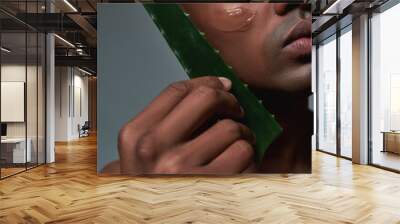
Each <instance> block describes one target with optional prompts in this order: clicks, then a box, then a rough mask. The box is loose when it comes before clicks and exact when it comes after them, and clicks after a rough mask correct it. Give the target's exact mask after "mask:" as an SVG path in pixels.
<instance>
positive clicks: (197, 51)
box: [144, 4, 282, 162]
mask: <svg viewBox="0 0 400 224" xmlns="http://www.w3.org/2000/svg"><path fill="white" fill-rule="evenodd" d="M144 8H145V9H146V11H147V12H148V14H149V15H150V17H151V18H152V19H153V21H154V23H155V24H156V25H157V27H158V29H159V30H160V32H161V34H162V35H163V37H164V38H165V40H166V41H167V43H168V45H169V46H170V48H171V49H172V51H173V52H174V54H175V56H176V57H177V59H178V60H179V62H180V63H181V65H182V66H183V68H184V69H185V71H186V73H187V74H188V76H189V77H190V78H196V77H200V76H204V75H216V76H223V77H226V78H228V79H230V80H231V81H232V90H231V92H232V93H233V94H234V95H235V97H236V98H237V100H238V101H239V103H240V105H241V106H242V107H243V109H244V111H245V117H244V119H243V120H242V122H243V123H244V124H245V125H247V127H249V128H250V129H251V130H252V131H253V133H254V134H255V136H256V145H255V154H256V160H257V162H261V161H262V158H263V156H264V153H265V151H266V150H267V148H268V146H269V145H270V144H271V143H272V142H273V141H274V140H275V139H276V138H277V137H278V136H279V134H280V133H281V132H282V128H281V127H280V125H279V124H278V122H277V121H276V120H275V119H274V118H273V115H271V113H270V112H268V111H267V110H266V109H265V107H264V106H263V105H262V103H261V102H260V101H259V100H258V99H257V97H256V96H255V95H254V94H253V93H252V92H251V91H250V90H249V89H248V88H247V85H244V84H243V83H242V82H241V81H240V80H239V79H238V78H237V77H236V75H235V74H234V73H233V71H232V68H231V67H230V66H228V65H226V64H225V62H224V61H223V59H222V58H221V57H220V55H219V54H218V52H217V51H216V50H215V49H214V48H213V47H212V46H211V45H210V44H209V43H208V41H207V40H206V39H205V38H204V34H203V33H201V32H199V31H198V30H197V28H196V27H195V26H194V25H193V24H192V22H191V21H190V19H189V18H187V15H186V14H185V13H184V12H183V10H182V9H181V8H180V6H179V5H177V4H144Z"/></svg>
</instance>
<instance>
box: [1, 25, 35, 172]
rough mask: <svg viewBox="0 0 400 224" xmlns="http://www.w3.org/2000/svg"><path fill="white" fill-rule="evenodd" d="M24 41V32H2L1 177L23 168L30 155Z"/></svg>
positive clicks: (25, 49)
mask: <svg viewBox="0 0 400 224" xmlns="http://www.w3.org/2000/svg"><path fill="white" fill-rule="evenodd" d="M26 41H27V39H26V33H25V32H15V33H4V32H3V33H2V34H1V47H2V49H3V50H2V52H1V54H2V55H1V79H0V80H1V86H0V89H1V106H0V107H1V108H0V109H1V126H2V134H1V135H2V137H1V161H2V164H1V167H2V168H1V169H2V170H1V175H2V177H7V176H10V175H12V174H15V173H18V172H21V171H24V170H25V169H26V162H30V158H31V151H30V150H29V145H28V150H27V138H26V133H27V130H26V128H27V126H26V101H25V99H26V76H27V66H26V60H27V48H26ZM4 49H6V50H4ZM28 144H29V143H28Z"/></svg>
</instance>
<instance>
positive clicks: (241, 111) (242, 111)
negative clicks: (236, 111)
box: [240, 106, 244, 116]
mask: <svg viewBox="0 0 400 224" xmlns="http://www.w3.org/2000/svg"><path fill="white" fill-rule="evenodd" d="M240 113H241V115H242V116H244V109H243V107H242V106H240Z"/></svg>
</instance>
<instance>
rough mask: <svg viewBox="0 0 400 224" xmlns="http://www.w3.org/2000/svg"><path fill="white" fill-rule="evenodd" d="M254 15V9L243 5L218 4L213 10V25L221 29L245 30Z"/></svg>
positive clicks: (230, 30) (231, 30) (229, 30)
mask: <svg viewBox="0 0 400 224" xmlns="http://www.w3.org/2000/svg"><path fill="white" fill-rule="evenodd" d="M255 16H256V11H255V10H252V9H250V8H246V7H243V6H220V7H217V8H216V9H215V10H213V14H212V17H213V20H212V21H213V26H214V27H215V28H216V29H218V30H221V31H225V32H235V31H245V30H247V29H248V28H249V27H250V25H251V23H252V22H253V20H254V17H255Z"/></svg>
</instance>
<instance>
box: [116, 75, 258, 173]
mask: <svg viewBox="0 0 400 224" xmlns="http://www.w3.org/2000/svg"><path fill="white" fill-rule="evenodd" d="M230 88H231V82H230V80H228V79H225V78H216V77H201V78H197V79H192V80H187V81H181V82H176V83H173V84H171V85H170V86H168V87H167V88H166V89H165V90H163V91H162V92H161V94H160V95H159V96H157V97H156V98H155V99H154V100H153V101H152V102H151V103H150V104H149V105H148V106H147V107H146V108H145V109H144V110H143V111H142V112H141V113H140V114H138V115H137V116H136V117H134V118H133V119H132V120H131V121H129V122H128V123H127V124H125V125H124V127H123V128H122V129H121V130H120V133H119V139H118V149H119V155H120V167H121V173H122V174H129V175H136V174H149V173H153V174H234V173H241V172H244V171H252V170H254V168H255V165H254V160H253V148H252V144H254V143H255V138H254V135H253V134H252V132H251V131H250V130H249V128H247V127H246V126H244V125H243V124H241V123H239V122H236V121H234V119H239V118H241V117H243V115H244V112H243V109H242V108H241V107H240V105H239V104H238V102H237V100H236V98H235V97H234V96H233V95H232V94H231V93H229V92H228V91H229V90H230ZM213 119H219V121H218V122H216V123H214V124H213V125H212V126H211V127H208V126H205V125H206V124H207V123H208V122H210V120H213ZM204 127H207V129H205V130H204V131H203V129H204ZM199 130H201V132H200V133H199Z"/></svg>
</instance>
